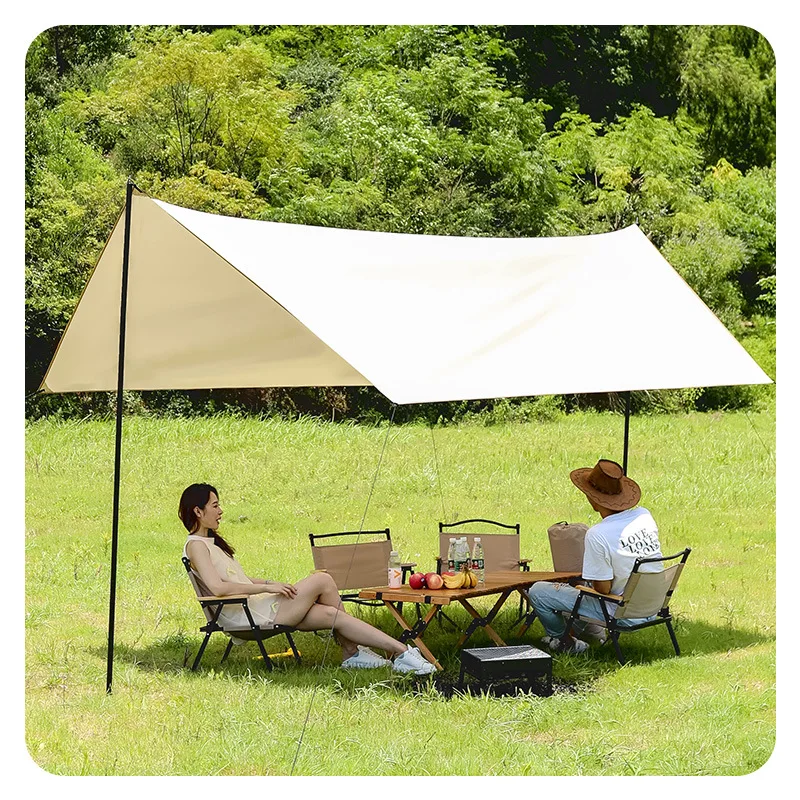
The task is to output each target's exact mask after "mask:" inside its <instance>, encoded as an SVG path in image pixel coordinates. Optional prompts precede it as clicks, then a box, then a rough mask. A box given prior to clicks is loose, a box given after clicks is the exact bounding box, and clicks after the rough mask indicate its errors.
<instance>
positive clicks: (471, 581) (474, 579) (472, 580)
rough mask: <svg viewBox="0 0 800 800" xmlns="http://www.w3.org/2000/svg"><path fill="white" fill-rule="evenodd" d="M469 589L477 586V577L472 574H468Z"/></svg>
mask: <svg viewBox="0 0 800 800" xmlns="http://www.w3.org/2000/svg"><path fill="white" fill-rule="evenodd" d="M468 574H469V587H470V589H474V588H475V587H476V586H477V585H478V576H477V575H476V574H475V573H474V572H469V573H468Z"/></svg>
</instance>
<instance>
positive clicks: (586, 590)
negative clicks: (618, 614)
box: [575, 583, 622, 605]
mask: <svg viewBox="0 0 800 800" xmlns="http://www.w3.org/2000/svg"><path fill="white" fill-rule="evenodd" d="M575 588H576V589H577V590H578V591H579V592H580V593H581V594H586V595H589V596H590V597H602V598H603V600H608V601H609V602H611V603H616V604H617V605H620V604H621V603H622V596H621V595H618V594H603V593H602V592H598V591H596V590H595V589H592V588H591V587H590V586H583V585H582V584H580V583H579V584H577V585H576V586H575Z"/></svg>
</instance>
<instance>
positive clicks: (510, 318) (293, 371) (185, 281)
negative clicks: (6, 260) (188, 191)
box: [43, 195, 769, 403]
mask: <svg viewBox="0 0 800 800" xmlns="http://www.w3.org/2000/svg"><path fill="white" fill-rule="evenodd" d="M130 258H131V260H130V278H129V281H130V284H129V285H130V290H129V291H130V295H129V304H128V338H127V346H126V357H125V386H126V387H127V388H131V389H168V388H178V389H180V388H234V387H248V386H265V387H266V386H304V385H307V386H335V385H340V386H344V385H374V386H375V387H377V388H378V389H379V390H380V391H381V392H382V393H383V394H384V395H386V397H388V398H389V399H390V400H392V401H394V402H396V403H412V402H431V401H447V400H464V399H477V398H488V397H515V396H525V395H546V394H562V393H579V392H604V391H625V390H636V389H669V388H681V387H693V386H717V385H733V384H751V383H767V382H769V378H768V377H767V376H766V375H765V374H764V373H763V371H762V370H761V369H760V368H759V367H758V365H757V364H756V363H755V362H754V361H753V360H752V359H751V358H750V356H749V355H748V354H747V352H746V351H745V350H744V349H743V348H742V347H741V345H739V343H738V342H737V341H736V339H735V338H734V337H733V336H732V335H731V334H730V333H729V332H728V331H727V330H726V329H725V327H724V326H723V325H722V323H720V322H719V320H718V319H717V318H716V317H715V316H714V315H713V314H712V313H711V311H710V310H709V309H708V308H707V307H706V306H705V305H704V304H703V302H702V301H701V300H700V299H699V298H698V297H697V295H696V294H695V293H694V292H693V291H692V290H691V289H690V288H689V287H688V285H687V284H686V283H685V282H684V281H683V279H682V278H681V277H680V276H679V275H678V274H677V273H676V272H675V270H673V269H672V267H671V266H670V265H669V264H668V263H667V262H666V261H665V260H664V258H663V257H662V256H661V255H660V253H659V252H658V251H657V249H656V248H655V247H653V245H651V244H650V242H649V241H648V240H647V238H646V237H645V236H644V234H643V233H642V232H641V231H640V230H639V229H638V228H636V227H635V226H633V227H630V228H626V229H624V230H621V231H616V232H614V233H607V234H598V235H593V236H574V237H564V238H534V239H498V238H468V237H456V236H421V235H411V234H391V233H377V232H371V231H353V230H343V229H336V228H321V227H314V226H304V225H289V224H280V223H272V222H261V221H254V220H245V219H238V218H231V217H222V216H218V215H213V214H205V213H201V212H197V211H191V210H188V209H184V208H179V207H177V206H173V205H169V204H167V203H163V202H160V201H156V200H153V199H151V198H148V197H146V196H144V195H134V199H133V204H132V230H131V257H130ZM121 262H122V221H120V222H119V223H118V224H117V227H116V228H115V230H114V232H113V234H112V236H111V239H110V241H109V242H108V244H107V246H106V249H105V251H104V252H103V255H102V257H101V258H100V261H99V262H98V265H97V268H96V269H95V272H94V274H93V276H92V278H91V280H90V282H89V284H88V286H87V288H86V291H85V292H84V295H83V297H82V298H81V301H80V303H79V305H78V308H77V309H76V312H75V314H74V315H73V318H72V321H71V322H70V324H69V326H68V328H67V330H66V332H65V334H64V336H63V338H62V341H61V343H60V345H59V348H58V351H57V353H56V356H55V358H54V360H53V362H52V364H51V366H50V369H49V371H48V373H47V375H46V377H45V381H44V383H43V388H45V389H46V390H48V391H51V392H68V391H92V390H110V389H113V388H115V387H116V374H117V349H118V346H117V338H118V328H119V322H118V318H119V295H120V275H121Z"/></svg>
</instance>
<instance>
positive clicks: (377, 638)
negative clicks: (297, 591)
mask: <svg viewBox="0 0 800 800" xmlns="http://www.w3.org/2000/svg"><path fill="white" fill-rule="evenodd" d="M277 621H278V620H277V617H276V622H277ZM334 626H335V632H336V633H338V634H339V636H340V637H342V638H343V639H346V640H348V641H350V642H353V643H354V644H356V645H359V644H360V645H364V646H365V647H377V648H379V649H381V650H386V652H388V653H391V654H392V655H396V656H399V655H400V654H401V653H404V652H405V651H406V649H407V648H406V646H405V645H404V644H401V643H400V642H398V641H397V639H393V638H392V637H391V636H389V634H387V633H384V632H383V631H380V630H378V629H377V628H374V627H373V626H372V625H370V624H369V623H368V622H364V620H363V619H358V617H351V616H350V615H349V614H348V613H347V612H346V611H342V610H340V609H337V608H333V606H326V605H322V604H321V603H315V604H314V605H313V606H312V607H311V608H310V609H309V610H308V612H307V613H306V615H305V617H303V619H301V620H300V621H299V622H297V623H296V625H295V627H296V628H297V629H298V630H300V631H322V630H327V629H329V628H332V627H334Z"/></svg>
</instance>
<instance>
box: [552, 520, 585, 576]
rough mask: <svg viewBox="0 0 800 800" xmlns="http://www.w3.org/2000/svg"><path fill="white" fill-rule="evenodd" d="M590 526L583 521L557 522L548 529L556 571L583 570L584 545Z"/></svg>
mask: <svg viewBox="0 0 800 800" xmlns="http://www.w3.org/2000/svg"><path fill="white" fill-rule="evenodd" d="M587 530H589V526H588V525H586V524H585V523H583V522H557V523H556V524H555V525H551V526H550V527H549V528H548V529H547V536H548V538H549V540H550V552H551V554H552V556H553V569H554V570H555V571H556V572H582V571H583V547H584V540H585V539H586V531H587Z"/></svg>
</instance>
